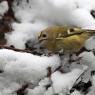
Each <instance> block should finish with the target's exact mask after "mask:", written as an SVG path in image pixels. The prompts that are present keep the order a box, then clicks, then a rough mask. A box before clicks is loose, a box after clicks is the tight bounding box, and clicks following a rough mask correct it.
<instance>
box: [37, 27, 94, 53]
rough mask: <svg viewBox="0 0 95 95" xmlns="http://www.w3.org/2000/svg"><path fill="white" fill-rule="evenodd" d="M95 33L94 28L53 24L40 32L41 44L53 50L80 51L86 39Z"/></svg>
mask: <svg viewBox="0 0 95 95" xmlns="http://www.w3.org/2000/svg"><path fill="white" fill-rule="evenodd" d="M94 34H95V31H94V30H89V29H81V28H77V27H76V28H72V27H63V26H52V27H48V28H47V29H44V30H43V31H41V32H40V35H39V37H38V39H39V42H40V43H41V46H43V47H44V48H46V49H48V50H49V51H52V52H58V51H60V50H62V49H63V50H64V52H65V53H74V52H78V51H79V50H80V49H81V48H82V47H83V46H84V44H85V42H86V40H87V39H89V38H90V37H91V36H93V35H94Z"/></svg>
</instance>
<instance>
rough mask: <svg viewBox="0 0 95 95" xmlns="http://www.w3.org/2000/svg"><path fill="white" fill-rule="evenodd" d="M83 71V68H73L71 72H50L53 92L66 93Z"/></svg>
mask: <svg viewBox="0 0 95 95" xmlns="http://www.w3.org/2000/svg"><path fill="white" fill-rule="evenodd" d="M82 73H83V70H80V69H73V70H72V71H71V72H69V73H66V74H62V73H60V72H58V71H57V72H55V73H53V74H52V77H51V79H52V82H53V88H54V92H55V93H56V94H58V93H68V92H69V90H70V89H71V88H72V86H73V85H74V83H75V81H76V80H77V78H78V77H79V76H80V75H81V74H82Z"/></svg>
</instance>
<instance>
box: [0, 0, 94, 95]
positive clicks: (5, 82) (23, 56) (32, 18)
mask: <svg viewBox="0 0 95 95" xmlns="http://www.w3.org/2000/svg"><path fill="white" fill-rule="evenodd" d="M17 1H18V2H19V4H18V2H17ZM12 8H13V11H14V14H15V17H16V19H18V20H19V23H18V22H12V23H11V26H12V29H13V31H12V32H10V33H6V34H5V38H6V40H7V44H6V45H8V46H10V45H13V46H14V47H15V48H19V49H25V43H26V42H27V41H29V40H30V41H31V47H32V46H34V44H36V43H37V36H38V33H39V32H40V31H41V30H43V29H45V28H46V27H48V26H52V25H65V26H77V27H81V28H86V29H95V19H94V18H93V17H92V15H91V14H90V12H91V10H95V0H29V3H26V0H21V1H20V0H15V1H14V3H13V6H12ZM8 9H9V6H8V3H7V1H2V2H0V19H1V18H2V16H3V15H4V14H5V13H6V12H7V11H8ZM85 47H86V48H87V49H90V50H92V49H94V48H95V39H94V37H91V38H90V39H88V40H87V42H86V43H85ZM78 57H82V58H81V60H79V62H80V64H76V63H77V62H75V63H73V62H72V65H70V64H69V57H68V56H67V55H64V56H62V57H61V58H60V57H59V56H58V55H52V56H45V55H42V56H39V55H33V54H31V53H25V52H24V53H23V52H16V51H13V50H7V49H0V70H1V71H3V72H2V73H0V95H16V92H15V91H16V90H17V89H19V88H21V87H22V85H23V84H27V83H32V86H31V87H28V88H27V89H26V90H27V93H26V95H54V94H58V95H66V94H69V91H70V90H71V88H72V86H73V84H74V83H75V82H76V80H77V78H78V77H79V76H80V75H81V74H82V73H83V72H84V70H85V68H84V67H88V71H87V72H86V73H87V75H86V76H85V78H87V77H88V76H89V77H90V78H88V79H91V80H92V83H93V86H92V88H91V89H90V91H89V93H88V94H87V95H94V94H93V93H94V92H95V91H94V90H93V89H95V76H93V77H91V76H90V72H91V71H92V70H95V56H94V54H93V53H92V52H86V51H85V52H83V53H81V54H80V55H79V56H78ZM74 59H77V58H76V56H74ZM64 64H65V65H66V66H67V67H68V65H70V70H67V68H66V66H65V65H64ZM67 64H68V65H67ZM60 65H62V69H64V71H65V73H62V72H61V71H60V70H56V69H58V67H59V66H60ZM48 67H51V76H50V77H47V73H48V70H47V68H48ZM55 70H56V71H55ZM85 78H84V80H86V79H85ZM48 85H50V86H49V87H48V89H46V86H48ZM71 95H82V94H81V93H80V92H79V91H77V90H75V91H74V92H73V93H71Z"/></svg>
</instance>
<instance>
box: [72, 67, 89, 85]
mask: <svg viewBox="0 0 95 95" xmlns="http://www.w3.org/2000/svg"><path fill="white" fill-rule="evenodd" d="M87 70H88V68H86V69H85V70H84V71H83V72H82V73H81V75H80V76H79V77H78V78H77V79H76V81H75V82H74V84H73V86H74V85H75V84H76V82H77V81H78V79H79V78H80V77H81V76H82V75H84V73H85V72H86V71H87ZM73 86H72V87H73Z"/></svg>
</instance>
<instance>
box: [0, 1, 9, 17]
mask: <svg viewBox="0 0 95 95" xmlns="http://www.w3.org/2000/svg"><path fill="white" fill-rule="evenodd" d="M8 9H9V7H8V3H7V1H2V2H1V3H0V18H1V16H3V15H4V13H6V12H7V11H8Z"/></svg>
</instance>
